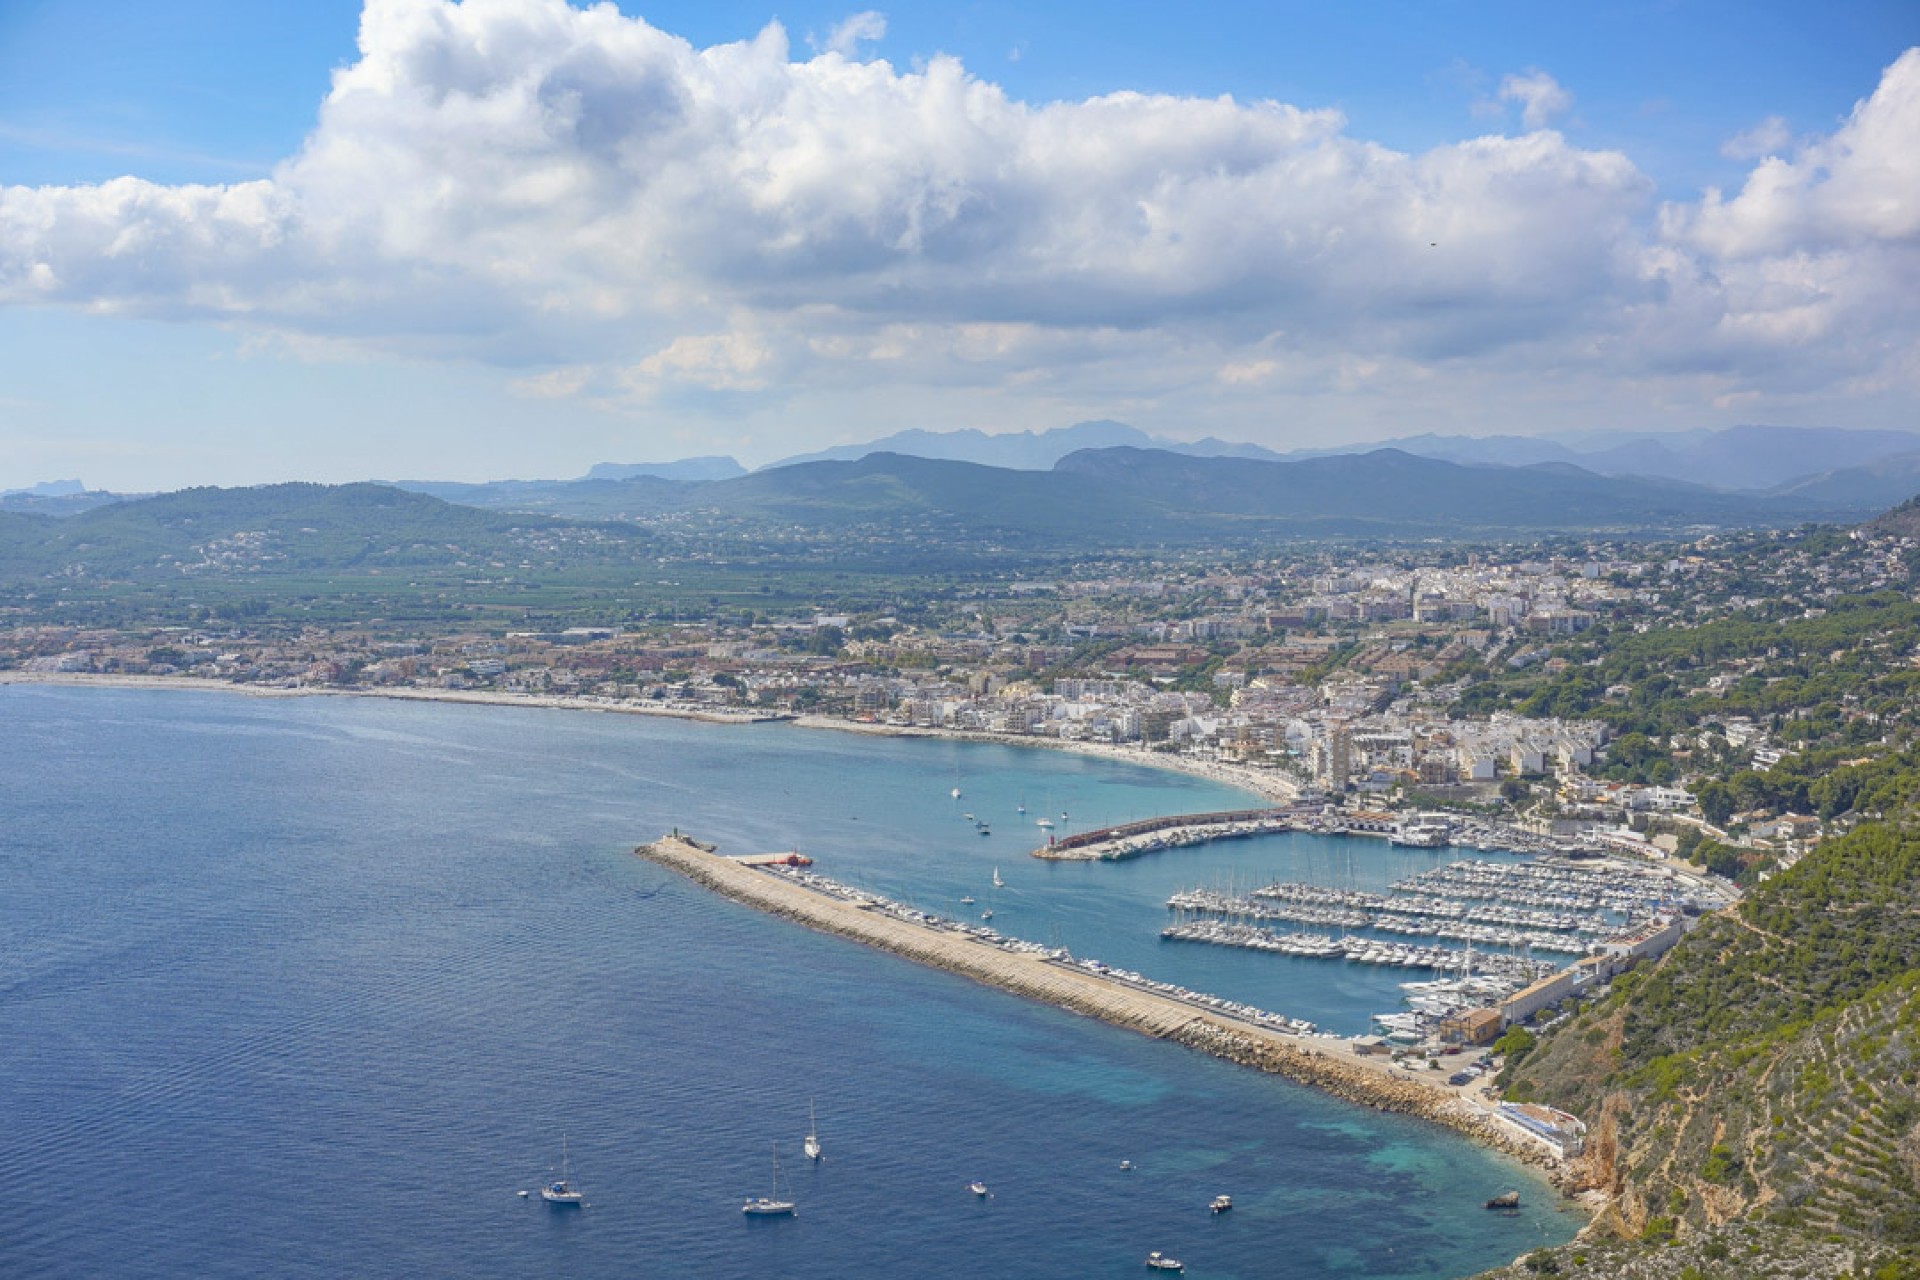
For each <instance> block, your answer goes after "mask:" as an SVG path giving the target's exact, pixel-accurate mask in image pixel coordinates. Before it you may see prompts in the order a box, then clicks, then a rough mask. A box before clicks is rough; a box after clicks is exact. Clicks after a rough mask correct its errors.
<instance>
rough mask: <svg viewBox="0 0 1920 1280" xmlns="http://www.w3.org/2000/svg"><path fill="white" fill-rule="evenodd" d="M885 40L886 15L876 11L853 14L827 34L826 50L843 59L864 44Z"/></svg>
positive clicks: (850, 55)
mask: <svg viewBox="0 0 1920 1280" xmlns="http://www.w3.org/2000/svg"><path fill="white" fill-rule="evenodd" d="M886 38H887V15H886V14H884V13H881V12H879V11H878V10H876V9H865V10H862V11H861V12H859V13H856V14H853V15H852V16H851V17H849V18H847V19H846V20H844V21H843V22H841V23H840V24H839V25H838V26H836V27H835V28H834V29H833V30H832V31H831V32H829V33H828V34H827V43H826V48H827V51H828V52H830V53H837V54H839V55H840V56H841V57H843V58H851V57H852V56H853V55H854V54H856V53H858V52H859V50H860V46H861V44H862V43H864V42H868V41H873V40H884V39H886Z"/></svg>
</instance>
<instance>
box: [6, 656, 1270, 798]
mask: <svg viewBox="0 0 1920 1280" xmlns="http://www.w3.org/2000/svg"><path fill="white" fill-rule="evenodd" d="M12 684H19V685H55V686H59V687H63V688H100V689H173V690H188V691H196V692H202V693H237V694H241V695H243V696H246V697H251V698H387V699H391V700H393V701H396V702H447V703H462V704H465V705H469V706H488V707H533V708H538V709H540V710H543V711H600V712H610V713H612V714H615V715H631V716H655V717H659V718H662V719H667V720H691V721H695V722H697V723H700V724H791V725H793V726H794V727H795V728H799V729H830V730H833V731H835V732H838V733H863V734H868V735H870V736H872V737H879V738H943V739H948V740H951V741H958V742H987V743H993V744H995V745H998V746H1006V747H1032V748H1036V749H1038V750H1043V751H1066V752H1071V753H1072V754H1074V755H1084V756H1092V757H1095V758H1098V759H1103V760H1111V761H1115V762H1117V763H1120V764H1134V765H1140V766H1143V767H1145V768H1149V769H1163V770H1166V771H1168V772H1170V773H1184V774H1186V775H1188V776H1189V777H1196V778H1204V779H1206V780H1207V781H1209V782H1219V783H1223V784H1225V785H1228V786H1235V787H1240V788H1242V789H1244V790H1246V791H1249V792H1252V793H1253V794H1255V795H1257V796H1260V797H1261V798H1262V799H1265V800H1270V801H1273V802H1275V803H1279V804H1285V803H1288V802H1290V801H1292V800H1294V799H1296V798H1298V795H1299V788H1297V787H1296V786H1295V785H1294V784H1293V783H1292V782H1291V781H1289V780H1287V779H1285V778H1282V777H1280V776H1278V775H1277V774H1272V773H1268V772H1266V771H1264V770H1260V769H1254V768H1250V767H1248V766H1246V765H1234V764H1222V763H1220V762H1218V761H1211V760H1184V759H1181V758H1179V757H1177V756H1169V755H1167V754H1166V753H1164V752H1158V751H1137V750H1134V749H1133V748H1130V747H1122V746H1117V745H1115V744H1112V743H1105V742H1073V741H1065V742H1063V741H1061V740H1060V739H1058V738H1039V737H1029V736H1027V735H1024V734H1013V733H991V732H987V731H984V730H973V729H936V728H930V727H928V728H922V727H906V726H902V725H889V724H873V723H864V722H861V721H856V720H839V719H835V718H834V717H831V716H820V715H798V716H796V715H790V714H787V713H785V712H782V713H779V714H772V713H764V712H753V711H746V710H734V709H728V708H720V707H694V706H686V705H684V704H666V705H661V704H657V703H652V704H650V703H642V702H633V701H619V702H616V701H612V700H610V699H600V698H585V697H569V696H567V695H565V694H551V693H505V692H502V691H500V690H489V689H415V688H391V689H359V688H335V687H325V688H319V687H315V686H312V685H300V686H297V687H294V688H283V687H280V686H277V685H251V684H240V683H238V682H236V681H232V680H209V679H206V678H204V677H201V676H136V675H95V674H92V673H85V672H59V671H0V686H3V685H12Z"/></svg>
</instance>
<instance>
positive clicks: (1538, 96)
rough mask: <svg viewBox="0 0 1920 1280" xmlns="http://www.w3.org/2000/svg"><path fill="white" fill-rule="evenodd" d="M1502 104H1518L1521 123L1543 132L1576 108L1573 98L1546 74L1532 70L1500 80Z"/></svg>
mask: <svg viewBox="0 0 1920 1280" xmlns="http://www.w3.org/2000/svg"><path fill="white" fill-rule="evenodd" d="M1500 101H1502V102H1517V103H1519V104H1520V122H1521V123H1522V124H1524V125H1526V126H1527V128H1529V129H1544V128H1546V127H1547V126H1548V125H1549V124H1552V123H1553V120H1554V117H1556V116H1561V115H1565V114H1566V112H1567V111H1568V109H1569V108H1571V107H1572V106H1573V95H1572V94H1571V93H1568V92H1567V91H1566V90H1565V89H1563V88H1561V87H1560V82H1559V81H1558V80H1555V79H1554V78H1553V77H1552V76H1550V75H1548V74H1547V73H1546V72H1544V71H1529V72H1527V73H1526V74H1525V75H1510V76H1507V77H1505V78H1504V79H1502V80H1501V81H1500Z"/></svg>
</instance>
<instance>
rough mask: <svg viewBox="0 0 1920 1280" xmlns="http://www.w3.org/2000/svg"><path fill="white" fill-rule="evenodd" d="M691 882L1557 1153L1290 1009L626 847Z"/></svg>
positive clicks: (856, 894) (1452, 1079) (1024, 990)
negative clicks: (1292, 1013)
mask: <svg viewBox="0 0 1920 1280" xmlns="http://www.w3.org/2000/svg"><path fill="white" fill-rule="evenodd" d="M635 852H636V853H638V854H639V855H640V856H641V857H644V858H647V859H648V860H650V861H652V862H654V863H656V864H658V865H660V866H662V867H665V868H667V869H669V870H672V871H674V872H677V873H678V874H680V875H683V876H685V877H686V878H688V879H689V880H691V881H693V882H694V883H696V884H699V885H701V886H703V887H705V888H707V889H709V890H711V891H713V892H715V893H718V894H720V895H722V896H724V897H727V898H730V899H732V900H734V901H736V902H740V903H742V904H744V905H747V906H751V907H753V908H755V909H756V910H760V911H764V912H766V913H768V914H770V915H774V916H777V917H780V918H783V919H787V920H791V921H793V922H795V923H799V924H803V925H805V926H807V927H809V928H812V929H815V930H818V931H820V932H824V933H829V934H834V935H836V936H839V937H843V938H847V939H850V940H852V941H856V942H859V943H862V944H863V945H866V946H870V947H873V948H875V949H877V950H882V951H886V952H889V953H890V954H893V955H897V956H900V957H902V958H905V959H909V960H913V961H915V962H917V963H920V964H924V965H928V966H931V967H935V968H939V969H942V970H945V971H947V972H949V973H954V974H957V975H960V976H963V977H966V978H969V979H971V980H973V981H975V982H980V983H983V984H985V985H989V986H993V987H996V988H998V989H1000V990H1003V991H1007V992H1010V993H1012V994H1015V995H1019V996H1022V997H1025V998H1028V999H1032V1000H1037V1001H1041V1002H1044V1003H1047V1004H1050V1005H1053V1006H1055V1007H1058V1008H1062V1009H1066V1010H1069V1011H1071V1012H1075V1013H1079V1014H1082V1015H1084V1016H1087V1017H1093V1018H1098V1019H1100V1020H1102V1021H1104V1022H1107V1023H1109V1024H1111V1025H1113V1026H1117V1027H1122V1028H1125V1029H1127V1030H1131V1031H1135V1032H1137V1033H1140V1034H1143V1035H1148V1036H1153V1037H1156V1038H1159V1039H1165V1040H1171V1041H1174V1042H1176V1043H1179V1044H1183V1045H1186V1046H1188V1047H1190V1048H1194V1049H1198V1050H1200V1051H1202V1052H1206V1053H1209V1054H1212V1055H1214V1056H1217V1057H1220V1058H1224V1059H1227V1060H1229V1061H1232V1062H1236V1063H1239V1064H1241V1065H1245V1066H1250V1067H1253V1068H1255V1069H1257V1070H1260V1071H1263V1072H1266V1073H1269V1074H1274V1075H1281V1076H1285V1077H1287V1078H1289V1079H1291V1080H1294V1081H1297V1082H1299V1083H1302V1084H1307V1085H1311V1086H1313V1087H1315V1088H1318V1089H1320V1090H1323V1091H1325V1092H1327V1093H1329V1094H1331V1095H1333V1096H1336V1097H1340V1098H1343V1099H1346V1100H1348V1101H1352V1102H1356V1103H1360V1104H1362V1105H1365V1106H1368V1107H1372V1108H1375V1109H1378V1110H1383V1111H1391V1112H1397V1113H1402V1114H1406V1115H1412V1116H1417V1117H1421V1118H1424V1119H1427V1120H1430V1121H1433V1122H1435V1123H1438V1124H1442V1125H1445V1126H1447V1127H1449V1128H1452V1129H1455V1130H1457V1131H1459V1132H1462V1133H1464V1134H1467V1135H1469V1136H1471V1137H1474V1138H1476V1139H1477V1140H1479V1141H1482V1142H1484V1143H1487V1144H1489V1145H1491V1146H1494V1147H1497V1148H1498V1149H1500V1150H1502V1151H1504V1152H1506V1153H1507V1154H1509V1155H1512V1156H1514V1157H1516V1158H1519V1159H1522V1160H1526V1161H1528V1162H1531V1163H1536V1164H1541V1165H1543V1166H1547V1167H1548V1168H1550V1169H1551V1168H1557V1167H1558V1165H1559V1163H1560V1156H1559V1153H1558V1152H1556V1151H1553V1150H1550V1149H1548V1148H1546V1147H1544V1146H1543V1145H1542V1144H1540V1143H1539V1142H1537V1141H1533V1140H1530V1139H1529V1138H1528V1137H1527V1136H1526V1135H1525V1134H1523V1133H1521V1132H1520V1131H1518V1130H1516V1129H1515V1128H1514V1126H1512V1125H1511V1124H1510V1123H1508V1122H1507V1121H1505V1120H1503V1119H1501V1118H1500V1116H1499V1115H1498V1113H1497V1111H1496V1110H1495V1108H1494V1106H1493V1104H1492V1103H1491V1101H1490V1100H1489V1099H1488V1098H1487V1097H1486V1096H1485V1095H1484V1093H1483V1091H1481V1090H1480V1089H1479V1088H1478V1087H1477V1086H1475V1085H1474V1084H1473V1083H1472V1082H1469V1081H1466V1080H1460V1079H1458V1078H1457V1077H1456V1076H1446V1075H1441V1074H1439V1073H1438V1072H1426V1071H1418V1070H1412V1069H1408V1068H1406V1067H1404V1066H1402V1065H1400V1064H1399V1063H1397V1062H1395V1061H1393V1060H1392V1059H1391V1058H1389V1057H1386V1056H1372V1055H1365V1054H1362V1053H1359V1052H1356V1048H1355V1042H1354V1041H1352V1040H1351V1039H1349V1038H1347V1037H1342V1036H1336V1035H1328V1034H1325V1033H1323V1032H1321V1031H1319V1029H1318V1028H1316V1027H1314V1026H1312V1024H1310V1023H1307V1022H1305V1021H1303V1020H1299V1019H1294V1018H1289V1017H1288V1016H1286V1015H1285V1014H1284V1013H1279V1012H1275V1011H1269V1010H1262V1009H1258V1008H1254V1007H1252V1006H1249V1005H1246V1004H1244V1003H1239V1002H1235V1001H1231V1000H1226V999H1224V998H1221V997H1218V996H1211V995H1208V994H1206V993H1202V992H1197V991H1192V990H1188V989H1186V988H1182V987H1178V986H1176V985H1174V984H1170V983H1164V982H1160V981H1157V980H1154V979H1152V978H1149V977H1147V976H1145V975H1143V974H1141V973H1138V972H1135V971H1131V970H1123V969H1116V968H1113V967H1110V966H1107V965H1105V964H1102V963H1101V962H1099V961H1098V960H1093V959H1089V958H1086V957H1075V956H1073V955H1071V954H1070V953H1067V952H1065V951H1064V950H1062V949H1060V948H1054V947H1047V946H1043V945H1041V944H1039V943H1035V942H1031V941H1027V940H1023V939H1018V938H1012V937H1008V936H1006V935H1004V934H1001V933H999V932H997V931H995V930H993V929H991V928H987V927H985V926H984V925H979V924H974V923H970V922H962V921H958V920H954V919H951V918H947V917H943V916H939V915H936V914H934V913H930V912H925V911H921V910H918V909H916V908H913V907H910V906H907V905H905V904H901V903H898V902H894V901H892V900H890V899H886V898H884V897H881V896H879V895H875V894H871V893H867V892H865V891H862V890H859V889H855V888H852V887H849V886H846V885H844V884H840V883H838V882H835V881H833V880H830V879H829V878H827V877H825V876H823V875H820V874H818V873H816V872H814V871H811V870H810V869H808V868H805V867H796V866H792V865H789V864H778V863H777V864H773V865H765V864H764V863H760V860H754V862H755V863H756V864H757V865H750V864H749V862H747V861H741V860H736V859H734V858H730V857H726V856H723V855H721V854H720V853H719V852H717V850H715V849H714V848H713V847H711V846H708V845H704V844H702V843H700V842H698V841H695V840H693V839H691V838H689V837H687V836H685V835H683V834H681V833H678V832H676V833H674V834H672V835H669V836H665V837H662V838H661V839H659V840H656V841H654V842H653V843H651V844H647V845H642V846H640V847H639V848H638V849H636V850H635Z"/></svg>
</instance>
